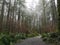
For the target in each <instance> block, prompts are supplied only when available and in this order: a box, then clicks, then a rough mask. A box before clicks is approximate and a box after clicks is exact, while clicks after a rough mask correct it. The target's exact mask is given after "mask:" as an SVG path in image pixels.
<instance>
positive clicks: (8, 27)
mask: <svg viewBox="0 0 60 45" xmlns="http://www.w3.org/2000/svg"><path fill="white" fill-rule="evenodd" d="M10 6H11V0H9V7H8V14H7V23H6V25H7V31H8V32H9V31H10V25H9V23H10V22H9V21H10V20H9V18H10V17H9V14H10Z"/></svg>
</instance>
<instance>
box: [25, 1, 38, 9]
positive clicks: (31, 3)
mask: <svg viewBox="0 0 60 45" xmlns="http://www.w3.org/2000/svg"><path fill="white" fill-rule="evenodd" d="M25 1H26V6H27V8H32V9H35V7H36V5H37V4H38V2H39V0H25Z"/></svg>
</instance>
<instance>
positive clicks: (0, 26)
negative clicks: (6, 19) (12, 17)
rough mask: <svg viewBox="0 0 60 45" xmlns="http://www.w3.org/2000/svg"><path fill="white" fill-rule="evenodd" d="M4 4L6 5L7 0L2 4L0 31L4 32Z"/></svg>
mask: <svg viewBox="0 0 60 45" xmlns="http://www.w3.org/2000/svg"><path fill="white" fill-rule="evenodd" d="M4 4H5V0H3V3H2V10H1V19H0V31H2V29H3V28H2V27H3V16H4Z"/></svg>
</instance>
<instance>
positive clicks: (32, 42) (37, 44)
mask: <svg viewBox="0 0 60 45" xmlns="http://www.w3.org/2000/svg"><path fill="white" fill-rule="evenodd" d="M15 45H49V44H46V43H45V42H43V41H42V39H41V38H40V36H37V37H33V38H28V39H25V40H24V41H22V42H21V43H17V44H15Z"/></svg>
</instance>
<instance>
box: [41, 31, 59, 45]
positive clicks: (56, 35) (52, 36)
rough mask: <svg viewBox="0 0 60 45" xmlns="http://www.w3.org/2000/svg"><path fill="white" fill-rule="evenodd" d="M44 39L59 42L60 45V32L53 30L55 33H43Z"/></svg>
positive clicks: (49, 41) (54, 42)
mask: <svg viewBox="0 0 60 45" xmlns="http://www.w3.org/2000/svg"><path fill="white" fill-rule="evenodd" d="M42 39H43V41H45V42H47V43H53V44H59V45H60V33H59V32H53V33H44V34H42Z"/></svg>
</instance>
